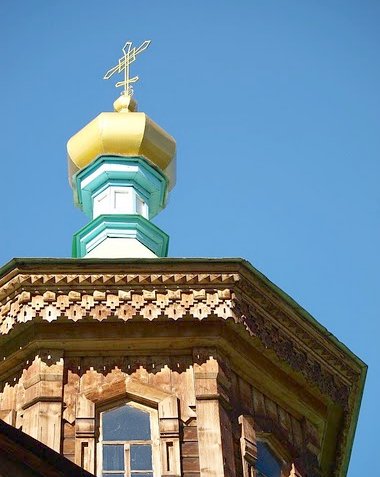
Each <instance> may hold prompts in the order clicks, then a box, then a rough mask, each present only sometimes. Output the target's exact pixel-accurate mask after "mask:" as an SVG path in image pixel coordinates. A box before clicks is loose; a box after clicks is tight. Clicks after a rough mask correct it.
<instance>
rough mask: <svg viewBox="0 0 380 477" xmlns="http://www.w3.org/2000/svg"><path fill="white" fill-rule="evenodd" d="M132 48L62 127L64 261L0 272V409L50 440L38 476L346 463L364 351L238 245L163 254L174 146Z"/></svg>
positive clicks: (339, 468)
mask: <svg viewBox="0 0 380 477" xmlns="http://www.w3.org/2000/svg"><path fill="white" fill-rule="evenodd" d="M148 46H149V42H144V43H143V44H142V45H141V46H140V47H138V48H136V47H132V44H131V43H130V42H127V43H126V45H125V46H124V48H123V56H122V58H121V59H120V60H119V62H118V64H117V65H116V66H115V67H114V68H112V69H111V70H109V71H108V72H107V73H106V76H105V78H106V79H108V78H110V77H111V76H112V75H113V74H114V73H122V74H123V75H124V80H123V81H121V82H119V83H117V86H121V87H123V93H122V95H121V96H120V97H119V98H118V99H117V100H116V101H115V103H114V109H115V111H114V112H104V113H101V114H99V116H97V117H96V118H95V119H94V120H92V121H91V122H90V123H89V124H88V125H87V126H85V127H84V128H83V129H82V130H80V131H79V132H78V133H77V134H75V135H74V136H73V137H72V138H71V139H70V140H69V141H68V145H67V148H68V160H69V179H70V184H71V187H72V189H73V194H74V201H75V203H76V205H77V206H78V207H80V208H81V210H83V212H84V213H85V214H86V215H87V216H88V218H89V223H88V224H87V225H86V226H85V227H83V228H82V229H81V230H79V231H78V232H77V233H75V235H74V238H73V258H68V259H55V258H48V259H13V260H12V261H10V262H9V263H8V264H6V265H5V266H3V267H2V268H1V269H0V350H1V355H0V418H1V419H3V420H4V421H5V422H6V423H8V424H9V425H10V426H13V427H14V428H16V429H15V430H14V432H16V431H17V432H19V434H20V435H22V436H25V434H23V433H26V434H27V435H29V436H31V437H32V438H34V439H36V440H37V441H38V443H39V444H38V443H37V444H38V445H39V446H40V448H41V452H42V453H44V452H45V453H46V454H45V455H48V452H50V451H48V448H50V449H53V450H54V451H56V452H57V453H59V454H61V457H60V459H61V460H59V459H58V458H57V459H56V461H55V462H56V467H57V468H58V470H59V471H60V472H61V473H60V474H58V473H57V474H48V473H46V474H43V473H40V474H37V475H46V476H47V475H67V476H68V475H74V474H73V472H72V471H71V472H69V471H66V470H65V469H66V467H65V465H64V463H63V462H65V461H71V462H74V463H76V464H77V465H78V466H80V467H82V468H83V469H85V470H86V471H87V472H89V473H90V474H91V475H95V476H98V477H180V476H181V477H345V476H346V473H347V468H348V463H349V457H350V451H351V447H352V442H353V437H354V433H355V427H356V422H357V417H358V412H359V407H360V401H361V395H362V391H363V386H364V380H365V374H366V366H365V364H364V363H363V362H362V361H361V360H360V359H359V358H357V357H356V356H355V355H354V354H353V353H352V352H351V351H350V350H349V349H347V348H346V347H345V346H344V345H343V344H342V343H340V342H339V341H338V340H337V339H336V338H335V337H333V336H332V335H331V334H330V333H329V332H328V331H327V330H326V329H325V328H324V327H322V326H321V325H320V324H319V323H318V322H317V321H316V320H315V319H314V318H313V317H311V316H310V315H309V314H308V313H307V312H306V311H305V310H304V309H302V308H301V307H300V306H299V305H298V304H297V303H296V302H294V301H293V300H292V299H291V298H290V297H289V296H288V295H286V293H284V292H283V291H282V290H280V289H279V288H278V287H276V285H274V284H273V283H271V282H270V281H269V280H268V279H267V278H266V277H265V276H264V275H263V274H262V273H260V272H259V271H258V270H256V269H255V268H254V267H252V265H250V264H249V263H248V262H246V261H245V260H242V259H184V258H167V250H168V236H167V235H166V233H165V232H164V231H162V230H160V229H159V228H158V227H157V226H155V225H154V224H153V223H152V222H151V219H152V218H153V217H154V216H155V215H156V214H158V213H159V212H160V210H162V209H163V208H164V207H165V205H166V203H167V198H168V194H169V192H170V190H171V189H172V188H173V186H174V184H175V161H176V144H175V140H174V139H173V138H172V137H171V136H170V135H169V134H168V133H167V132H165V131H164V130H163V129H162V128H161V127H160V126H158V125H157V124H156V123H155V122H154V121H153V120H151V119H150V118H149V117H148V116H147V115H146V114H145V113H142V112H137V106H136V102H135V101H134V99H133V96H132V89H131V85H132V84H133V83H135V82H136V81H137V77H132V78H131V77H130V74H129V73H130V72H129V69H130V65H131V64H132V63H133V62H134V61H135V59H136V57H137V56H138V54H139V53H141V52H142V51H144V50H145V49H146V48H147V47H148ZM20 431H22V432H20ZM0 434H1V427H0ZM10 435H11V433H10ZM12 435H13V434H12ZM15 439H16V440H17V439H18V437H17V436H16V437H15ZM24 442H25V441H24V440H22V439H21V438H19V441H18V444H17V445H18V449H19V451H17V452H16V453H15V455H13V456H12V455H10V453H9V459H10V460H12V459H19V460H20V461H21V460H22V459H24V458H25V456H27V455H28V452H30V449H31V448H32V446H31V445H30V446H29V444H28V445H27V444H23V443H24ZM33 442H35V441H33ZM23 446H24V447H23ZM28 446H29V447H28ZM37 447H38V446H37ZM20 449H21V450H20ZM23 456H24V457H23ZM0 457H1V455H0ZM0 460H1V459H0ZM53 460H54V459H53ZM31 462H37V461H33V460H31ZM30 465H31V466H32V464H30ZM35 465H37V464H35ZM34 470H36V468H35V469H34ZM1 471H2V468H1V463H0V474H1ZM19 475H36V473H33V474H32V473H25V474H22V473H20V474H19ZM78 475H79V474H78ZM86 475H88V474H86Z"/></svg>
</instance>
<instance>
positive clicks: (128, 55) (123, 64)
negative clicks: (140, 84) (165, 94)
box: [103, 40, 150, 97]
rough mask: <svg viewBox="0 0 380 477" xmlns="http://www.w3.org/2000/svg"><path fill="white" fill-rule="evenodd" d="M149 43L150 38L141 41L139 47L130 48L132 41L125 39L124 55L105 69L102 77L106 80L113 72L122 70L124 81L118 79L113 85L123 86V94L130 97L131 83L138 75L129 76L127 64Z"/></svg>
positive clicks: (134, 81) (131, 91)
mask: <svg viewBox="0 0 380 477" xmlns="http://www.w3.org/2000/svg"><path fill="white" fill-rule="evenodd" d="M149 45H150V40H145V41H144V42H143V43H141V45H140V46H139V47H137V48H136V47H134V48H132V42H131V41H127V42H126V44H125V45H124V46H123V53H124V56H122V57H121V58H120V59H119V63H118V64H117V65H116V66H114V67H113V68H111V69H110V70H108V71H107V73H106V74H105V75H104V78H103V79H106V80H107V79H109V78H111V76H112V75H114V74H115V73H121V72H122V71H124V81H118V82H117V83H116V84H115V86H116V88H118V87H119V86H124V92H123V94H125V95H127V96H130V97H131V96H132V94H133V89H132V86H131V84H132V83H136V81H138V79H139V77H138V76H133V78H130V77H129V66H130V64H131V63H133V62H134V61H135V60H136V56H137V55H138V54H139V53H142V52H143V51H144V50H146V49H147V48H148V46H149Z"/></svg>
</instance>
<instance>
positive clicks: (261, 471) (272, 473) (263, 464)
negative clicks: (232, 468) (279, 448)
mask: <svg viewBox="0 0 380 477" xmlns="http://www.w3.org/2000/svg"><path fill="white" fill-rule="evenodd" d="M256 444H257V462H256V470H257V476H258V477H281V468H282V465H281V462H280V461H279V460H278V459H277V457H275V455H274V454H273V452H272V451H271V449H270V447H269V446H268V445H267V444H265V443H264V442H262V441H257V443H256Z"/></svg>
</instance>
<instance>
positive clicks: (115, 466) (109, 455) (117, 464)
mask: <svg viewBox="0 0 380 477" xmlns="http://www.w3.org/2000/svg"><path fill="white" fill-rule="evenodd" d="M103 470H124V446H123V445H111V446H109V445H103Z"/></svg>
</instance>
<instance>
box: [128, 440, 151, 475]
mask: <svg viewBox="0 0 380 477" xmlns="http://www.w3.org/2000/svg"><path fill="white" fill-rule="evenodd" d="M151 469H152V447H151V446H147V445H138V444H135V445H133V444H132V445H131V470H151Z"/></svg>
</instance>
